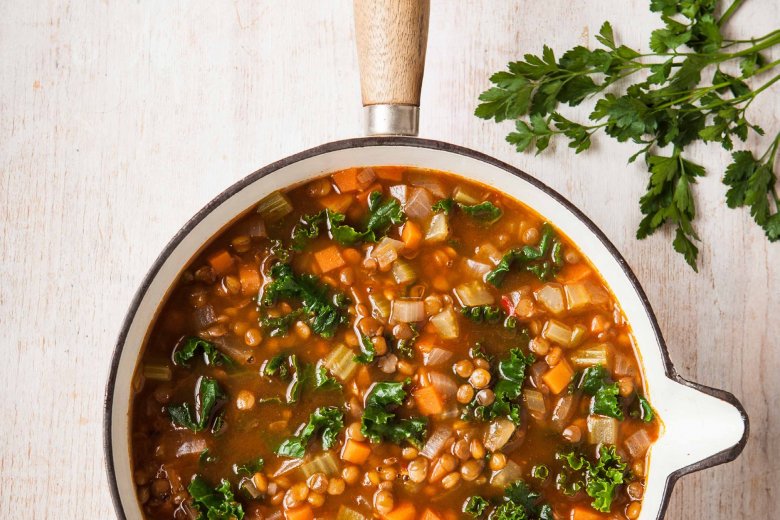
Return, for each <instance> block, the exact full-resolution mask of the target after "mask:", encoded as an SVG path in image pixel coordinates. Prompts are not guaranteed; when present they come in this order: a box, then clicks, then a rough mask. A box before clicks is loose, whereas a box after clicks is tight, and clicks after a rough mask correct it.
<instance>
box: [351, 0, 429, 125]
mask: <svg viewBox="0 0 780 520" xmlns="http://www.w3.org/2000/svg"><path fill="white" fill-rule="evenodd" d="M429 13H430V0H355V34H356V38H357V50H358V64H359V66H360V85H361V91H362V95H363V106H364V107H366V132H367V133H368V134H369V135H417V122H418V119H419V106H420V89H421V87H422V79H423V70H424V68H425V48H426V46H427V43H428V15H429Z"/></svg>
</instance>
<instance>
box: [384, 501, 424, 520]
mask: <svg viewBox="0 0 780 520" xmlns="http://www.w3.org/2000/svg"><path fill="white" fill-rule="evenodd" d="M416 517H417V510H416V509H415V508H414V505H413V504H412V503H411V502H404V503H403V504H400V505H399V506H398V507H396V508H395V509H393V510H392V511H390V512H389V513H386V514H384V515H382V518H383V519H384V520H415V518H416Z"/></svg>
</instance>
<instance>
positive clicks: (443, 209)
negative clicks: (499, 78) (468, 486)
mask: <svg viewBox="0 0 780 520" xmlns="http://www.w3.org/2000/svg"><path fill="white" fill-rule="evenodd" d="M454 207H455V201H454V200H452V199H440V200H439V201H437V202H436V203H435V204H434V205H433V206H431V210H433V212H434V213H444V214H445V215H449V214H450V212H452V208H454ZM478 498H479V497H478Z"/></svg>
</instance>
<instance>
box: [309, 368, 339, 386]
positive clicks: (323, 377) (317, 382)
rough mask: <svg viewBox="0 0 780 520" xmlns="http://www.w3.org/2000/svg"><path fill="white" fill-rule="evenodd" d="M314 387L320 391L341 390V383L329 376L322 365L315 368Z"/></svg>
mask: <svg viewBox="0 0 780 520" xmlns="http://www.w3.org/2000/svg"><path fill="white" fill-rule="evenodd" d="M314 387H315V388H317V389H319V390H341V383H339V382H338V381H337V380H336V378H335V377H333V376H331V375H329V374H328V369H327V368H325V367H324V366H323V365H321V364H317V366H315V367H314Z"/></svg>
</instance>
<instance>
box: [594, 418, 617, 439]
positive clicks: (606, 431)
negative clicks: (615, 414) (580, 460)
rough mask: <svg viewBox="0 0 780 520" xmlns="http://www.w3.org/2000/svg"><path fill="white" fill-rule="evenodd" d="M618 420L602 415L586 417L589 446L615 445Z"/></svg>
mask: <svg viewBox="0 0 780 520" xmlns="http://www.w3.org/2000/svg"><path fill="white" fill-rule="evenodd" d="M617 438H618V420H617V419H614V418H612V417H606V416H604V415H589V416H588V442H590V443H591V444H613V445H614V444H617Z"/></svg>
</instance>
